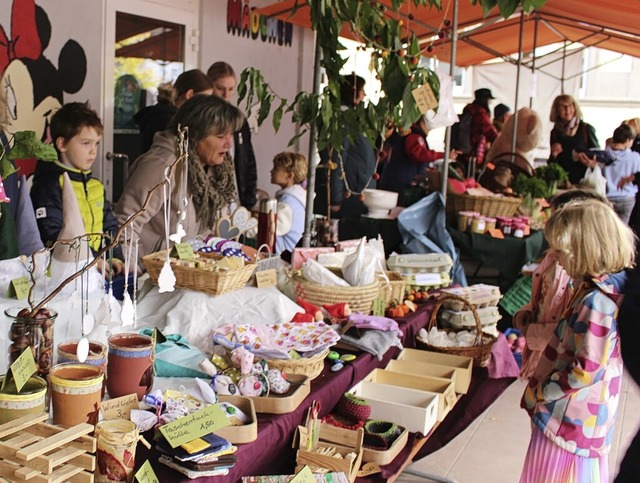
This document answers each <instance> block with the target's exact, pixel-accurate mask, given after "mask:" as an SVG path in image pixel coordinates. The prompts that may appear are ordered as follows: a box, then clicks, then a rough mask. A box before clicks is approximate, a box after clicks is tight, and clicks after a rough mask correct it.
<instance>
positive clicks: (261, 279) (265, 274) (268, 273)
mask: <svg viewBox="0 0 640 483" xmlns="http://www.w3.org/2000/svg"><path fill="white" fill-rule="evenodd" d="M277 283H278V279H277V276H276V271H275V270H273V269H271V270H261V271H260V272H256V286H257V287H258V288H266V287H273V286H275V285H276V284H277Z"/></svg>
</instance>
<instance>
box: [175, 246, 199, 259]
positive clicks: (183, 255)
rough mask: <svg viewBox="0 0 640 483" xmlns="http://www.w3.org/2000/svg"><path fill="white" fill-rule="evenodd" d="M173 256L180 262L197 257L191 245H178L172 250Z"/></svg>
mask: <svg viewBox="0 0 640 483" xmlns="http://www.w3.org/2000/svg"><path fill="white" fill-rule="evenodd" d="M171 255H172V256H177V257H178V258H179V259H180V260H191V259H193V258H194V257H195V254H194V253H193V247H192V246H191V243H176V244H175V245H173V249H172V250H171Z"/></svg>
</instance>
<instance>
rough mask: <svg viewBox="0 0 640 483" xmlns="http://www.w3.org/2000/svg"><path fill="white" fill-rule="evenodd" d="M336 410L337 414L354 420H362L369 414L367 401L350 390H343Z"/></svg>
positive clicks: (369, 408)
mask: <svg viewBox="0 0 640 483" xmlns="http://www.w3.org/2000/svg"><path fill="white" fill-rule="evenodd" d="M336 411H337V412H338V414H341V415H342V416H344V417H346V418H348V419H353V420H356V421H364V420H365V419H367V418H368V417H369V416H371V406H369V403H367V401H365V400H364V399H362V398H361V397H358V396H356V395H355V394H353V393H350V392H345V393H344V394H343V395H342V397H341V398H340V401H338V405H337V406H336Z"/></svg>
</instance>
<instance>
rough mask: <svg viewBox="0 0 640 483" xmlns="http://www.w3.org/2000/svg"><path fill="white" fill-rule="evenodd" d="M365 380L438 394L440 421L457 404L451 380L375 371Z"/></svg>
mask: <svg viewBox="0 0 640 483" xmlns="http://www.w3.org/2000/svg"><path fill="white" fill-rule="evenodd" d="M364 380H365V381H371V382H375V383H377V384H385V385H388V386H398V387H402V388H407V389H415V390H418V391H425V392H429V393H434V394H438V396H439V398H438V421H442V420H443V419H444V418H445V416H446V415H447V414H449V411H451V409H452V408H453V405H454V404H455V403H456V389H455V383H454V381H453V380H451V379H445V378H443V377H431V376H422V375H410V374H403V373H400V372H391V371H388V370H383V369H374V370H373V371H372V372H371V373H370V374H369V375H368V376H367V377H365V378H364ZM365 399H366V398H365ZM374 419H377V418H374Z"/></svg>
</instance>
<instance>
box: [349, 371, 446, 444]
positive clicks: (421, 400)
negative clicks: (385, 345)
mask: <svg viewBox="0 0 640 483" xmlns="http://www.w3.org/2000/svg"><path fill="white" fill-rule="evenodd" d="M352 391H353V392H354V393H356V394H357V395H358V396H360V397H361V398H363V399H365V400H366V401H367V402H368V403H369V405H370V406H371V416H370V418H371V419H380V420H382V421H391V422H394V423H396V424H398V425H400V426H403V427H405V428H407V429H408V430H409V431H411V432H417V433H422V434H425V435H426V434H428V433H429V431H431V428H433V426H434V425H435V424H436V422H437V421H438V402H439V399H440V396H439V395H438V394H436V393H433V392H427V391H420V390H416V389H408V388H405V387H400V386H391V385H388V384H378V383H375V382H371V381H361V382H360V383H358V384H357V385H356V386H354V387H353V388H352Z"/></svg>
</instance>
